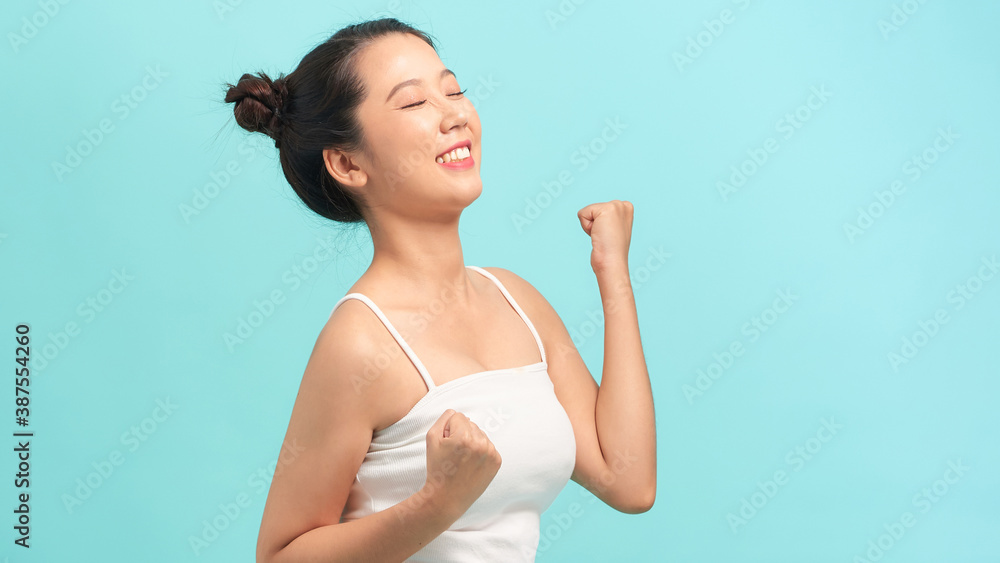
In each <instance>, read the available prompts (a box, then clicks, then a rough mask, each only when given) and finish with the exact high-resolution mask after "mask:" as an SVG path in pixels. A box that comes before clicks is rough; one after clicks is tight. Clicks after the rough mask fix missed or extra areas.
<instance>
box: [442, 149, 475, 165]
mask: <svg viewBox="0 0 1000 563" xmlns="http://www.w3.org/2000/svg"><path fill="white" fill-rule="evenodd" d="M470 156H472V151H471V150H470V148H469V147H468V146H464V147H458V148H457V149H454V150H452V151H450V152H446V153H444V154H443V155H441V156H439V157H437V158H436V159H435V160H436V161H437V163H438V164H445V163H448V162H462V161H463V160H465V159H467V158H469V157H470Z"/></svg>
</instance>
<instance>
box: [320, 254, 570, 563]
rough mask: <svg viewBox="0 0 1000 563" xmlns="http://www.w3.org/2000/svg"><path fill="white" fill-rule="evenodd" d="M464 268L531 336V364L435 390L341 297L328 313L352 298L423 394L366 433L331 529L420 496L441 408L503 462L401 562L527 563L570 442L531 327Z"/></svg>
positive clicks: (560, 482) (563, 472) (566, 467)
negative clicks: (465, 422)
mask: <svg viewBox="0 0 1000 563" xmlns="http://www.w3.org/2000/svg"><path fill="white" fill-rule="evenodd" d="M466 267H467V268H471V269H473V270H475V271H477V272H479V273H481V274H482V275H484V276H486V277H487V278H489V279H490V280H492V281H493V283H495V284H496V286H497V288H498V289H499V290H500V292H501V293H502V294H503V296H504V297H505V298H506V299H507V301H508V302H509V303H510V305H511V306H512V307H513V308H514V310H515V311H517V314H518V315H520V317H521V319H522V320H524V323H525V324H526V325H527V327H528V329H529V330H530V331H531V334H532V335H533V336H534V338H535V342H536V343H537V344H538V351H539V355H540V356H541V361H539V362H536V363H534V364H530V365H527V366H519V367H514V368H504V369H496V370H489V371H483V372H478V373H473V374H470V375H465V376H462V377H459V378H458V379H454V380H451V381H448V382H445V383H443V384H441V385H435V384H434V381H433V380H432V379H431V377H430V375H429V374H428V372H427V369H426V368H425V367H424V365H423V363H422V362H421V361H420V359H419V358H418V357H417V356H416V354H414V353H413V350H412V349H411V348H410V346H409V345H408V344H407V343H406V341H405V340H404V339H403V337H402V336H401V335H400V334H399V332H398V331H397V330H396V328H395V327H394V326H392V323H390V322H389V319H388V318H387V317H386V316H385V314H384V313H382V311H381V310H380V309H379V308H378V306H377V305H375V303H374V302H372V300H371V299H369V298H368V297H367V296H365V295H363V294H361V293H349V294H347V295H345V296H344V297H343V298H341V299H340V301H338V302H337V304H336V305H334V308H333V310H334V311H336V309H337V307H338V306H340V304H341V303H343V302H344V301H346V300H347V299H359V300H361V301H363V302H364V303H366V304H367V305H368V306H369V307H370V308H371V309H372V311H374V313H375V314H376V315H378V317H379V319H380V320H381V321H382V323H383V324H384V325H385V326H386V328H387V329H388V330H389V332H390V333H391V334H392V336H393V338H395V339H396V341H397V342H398V343H399V345H400V347H401V348H402V349H403V351H404V352H405V353H406V355H407V356H408V357H409V358H410V360H411V361H412V362H413V365H414V367H416V368H417V371H418V372H419V373H420V376H421V377H422V378H423V379H424V382H425V383H426V385H427V389H428V391H427V393H426V394H425V395H424V396H423V397H422V398H421V399H420V400H419V401H417V403H416V404H415V405H414V406H413V408H412V409H410V411H409V412H408V413H406V415H404V416H403V417H402V418H401V419H399V420H398V421H397V422H395V423H394V424H392V425H391V426H388V427H386V428H383V429H382V430H380V431H378V432H375V433H374V435H373V437H372V442H371V445H370V446H369V448H368V454H367V455H366V456H365V459H364V461H363V462H362V464H361V467H360V468H359V469H358V474H357V476H356V478H355V480H354V483H353V485H352V487H351V492H350V496H349V497H348V499H347V504H346V506H345V507H344V513H343V515H342V517H341V521H342V522H347V521H350V520H357V519H359V518H362V517H364V516H367V515H369V514H373V513H375V512H379V511H382V510H385V509H387V508H389V507H391V506H393V505H396V504H399V503H400V502H402V501H403V500H405V499H406V498H407V497H409V496H411V495H413V494H414V493H416V492H417V491H419V490H420V488H421V487H423V485H424V483H425V482H426V480H427V442H426V436H427V431H428V430H430V427H431V426H432V425H433V424H434V422H436V421H437V419H438V418H439V417H440V416H441V414H442V413H443V412H444V411H445V410H447V409H449V408H451V409H455V410H456V411H458V412H461V413H463V414H465V415H466V416H468V417H469V419H471V420H472V421H473V422H475V423H476V425H477V426H479V428H480V429H482V431H483V432H485V433H486V435H487V436H488V437H489V439H490V441H491V442H493V445H494V447H496V449H497V451H498V452H499V453H500V457H501V458H503V462H502V464H501V466H500V469H499V471H498V472H497V474H496V476H495V477H494V478H493V481H492V482H491V483H490V485H489V486H488V487H487V488H486V490H485V491H484V492H483V494H482V495H481V496H480V497H479V498H478V499H477V500H476V502H475V503H473V504H472V506H471V507H469V509H468V510H467V511H466V512H465V514H463V515H462V516H461V517H460V518H459V519H458V520H457V521H455V523H454V524H453V525H452V526H451V527H450V528H449V529H448V530H446V531H445V532H443V533H442V534H441V535H440V536H438V537H437V538H435V539H434V540H433V541H431V542H430V543H428V544H427V545H426V546H424V548H423V549H421V550H420V551H418V552H417V553H415V554H414V555H413V556H412V557H410V558H409V559H407V561H412V562H424V561H427V562H430V561H435V562H497V561H501V562H504V563H514V562H518V561H529V562H533V561H534V560H535V554H536V552H537V549H538V541H539V521H540V516H541V513H542V512H544V511H545V510H546V509H547V508H548V507H549V505H550V504H551V503H552V501H553V500H554V499H555V498H556V496H558V494H559V492H560V491H561V490H562V488H563V487H565V486H566V483H567V482H568V481H569V478H570V476H571V475H572V473H573V468H574V466H575V464H576V440H575V437H574V434H573V427H572V425H571V424H570V421H569V417H568V416H567V415H566V411H565V410H564V409H563V407H562V405H561V404H560V403H559V400H558V399H557V398H556V395H555V392H554V388H553V386H552V381H551V379H549V374H548V371H547V368H548V364H547V363H546V361H545V349H544V347H543V346H542V340H541V338H540V337H539V336H538V332H537V331H536V330H535V327H534V325H532V324H531V321H530V320H529V319H528V317H527V315H525V314H524V311H523V310H522V309H521V307H520V306H518V304H517V302H516V301H514V298H513V297H512V296H511V295H510V293H509V292H508V291H507V288H505V287H504V286H503V284H502V283H500V280H499V279H497V278H496V276H494V275H493V274H491V273H489V272H487V271H486V270H484V269H482V268H480V267H478V266H466ZM332 314H333V313H332V312H331V315H332Z"/></svg>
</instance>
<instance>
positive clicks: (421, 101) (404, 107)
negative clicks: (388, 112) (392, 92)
mask: <svg viewBox="0 0 1000 563" xmlns="http://www.w3.org/2000/svg"><path fill="white" fill-rule="evenodd" d="M466 90H468V88H466V89H465V90H462V91H461V92H455V93H454V94H448V95H449V96H461V95H463V94H465V92H466ZM426 101H427V100H420V101H419V102H413V103H412V104H409V105H405V106H403V107H402V108H400V109H406V108H412V107H415V106H419V105H420V104H422V103H424V102H426Z"/></svg>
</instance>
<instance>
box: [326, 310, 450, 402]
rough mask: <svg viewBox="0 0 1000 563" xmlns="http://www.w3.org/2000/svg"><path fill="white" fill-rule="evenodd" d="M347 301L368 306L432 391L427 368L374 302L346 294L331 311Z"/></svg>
mask: <svg viewBox="0 0 1000 563" xmlns="http://www.w3.org/2000/svg"><path fill="white" fill-rule="evenodd" d="M348 299H357V300H359V301H362V302H364V303H365V304H366V305H368V307H369V308H370V309H371V310H372V311H374V313H375V314H376V315H378V318H379V320H381V321H382V324H384V325H385V328H387V329H388V330H389V333H390V334H392V337H393V338H395V339H396V342H397V343H398V344H399V347H400V348H402V349H403V352H405V353H406V356H407V357H408V358H410V361H411V362H413V365H414V367H416V368H417V371H418V372H420V377H422V378H423V380H424V383H425V384H426V385H427V390H428V391H430V390H431V389H433V388H434V387H435V385H434V380H433V379H431V376H430V374H429V373H428V372H427V368H425V367H424V364H423V362H421V361H420V358H418V357H417V355H416V353H414V352H413V348H410V345H409V344H407V343H406V340H405V339H403V336H402V335H401V334H399V331H397V330H396V327H394V326H392V323H391V322H389V318H388V317H386V316H385V313H383V312H382V309H379V307H378V305H376V304H375V302H374V301H372V300H371V299H369V298H368V296H367V295H365V294H363V293H356V292H355V293H348V294H347V295H345V296H343V297H341V298H340V300H339V301H337V304H336V305H334V306H333V311H336V310H337V307H339V306H340V304H341V303H343V302H344V301H347V300H348ZM333 311H331V312H330V315H333Z"/></svg>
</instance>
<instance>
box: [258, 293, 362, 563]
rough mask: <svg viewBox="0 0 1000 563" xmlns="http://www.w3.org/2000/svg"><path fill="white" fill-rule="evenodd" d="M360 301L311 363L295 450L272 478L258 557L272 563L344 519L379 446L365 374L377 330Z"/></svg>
mask: <svg viewBox="0 0 1000 563" xmlns="http://www.w3.org/2000/svg"><path fill="white" fill-rule="evenodd" d="M355 301H356V300H354V299H349V300H347V301H345V302H344V303H341V305H340V307H338V308H337V310H336V311H334V312H333V314H332V315H331V316H330V319H329V320H328V321H327V323H326V325H324V327H323V328H322V329H321V331H320V333H319V335H318V336H317V338H316V343H315V345H314V347H313V350H312V353H311V354H310V356H309V360H308V362H307V364H306V367H305V372H304V373H303V375H302V380H301V383H300V384H299V390H298V394H297V395H296V398H295V402H294V404H293V406H292V413H291V417H290V419H289V422H288V429H287V430H286V433H285V439H284V441H283V442H284V444H285V446H283V447H286V448H291V449H292V451H294V452H295V455H294V456H292V457H291V458H287V456H284V455H282V456H280V460H281V461H280V465H281V467H280V469H281V470H280V471H278V470H277V469H276V470H275V473H274V478H273V480H272V481H271V486H270V489H269V491H268V496H267V500H266V503H265V507H264V514H263V516H262V519H261V528H260V533H259V535H258V540H257V555H258V560H270V558H271V557H272V556H273V555H274V554H275V553H277V552H278V551H280V550H281V549H283V548H284V547H285V546H287V545H288V544H289V543H291V542H292V541H293V540H294V539H295V538H297V537H298V536H300V535H302V534H304V533H306V532H308V531H309V530H311V529H313V528H316V527H319V526H324V525H330V524H337V523H339V522H340V518H341V515H342V512H343V509H344V506H345V504H346V502H347V499H348V496H349V492H350V489H351V485H352V482H353V480H354V477H355V475H356V474H357V471H358V468H359V467H360V466H361V463H362V461H363V460H364V457H365V455H366V453H367V451H368V447H369V445H370V443H371V437H372V428H373V421H374V418H373V417H374V416H376V415H377V412H376V409H375V408H373V407H375V406H377V404H378V401H376V400H373V398H372V396H373V394H374V393H373V392H372V390H371V386H369V385H367V384H366V381H365V379H364V377H363V374H364V366H365V358H366V354H368V353H370V351H371V349H372V348H373V346H374V344H373V336H372V335H373V334H374V333H373V332H372V331H371V330H369V328H370V325H369V323H370V319H368V317H367V316H366V315H365V311H364V308H365V307H366V305H365V304H364V303H355ZM369 316H371V315H369ZM376 322H377V320H376Z"/></svg>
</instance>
